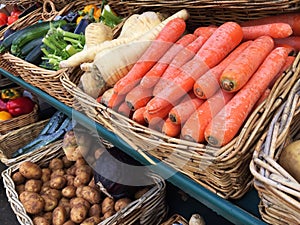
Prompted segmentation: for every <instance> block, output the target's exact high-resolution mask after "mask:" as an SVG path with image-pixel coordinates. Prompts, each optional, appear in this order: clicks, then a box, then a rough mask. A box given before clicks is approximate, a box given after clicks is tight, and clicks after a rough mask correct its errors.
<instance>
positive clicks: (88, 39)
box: [84, 22, 114, 48]
mask: <svg viewBox="0 0 300 225" xmlns="http://www.w3.org/2000/svg"><path fill="white" fill-rule="evenodd" d="M113 36H114V35H113V30H112V28H110V27H109V26H106V25H105V24H104V23H96V22H95V23H90V24H89V25H88V26H87V27H86V28H85V46H84V47H85V48H91V47H92V46H94V45H97V44H101V43H102V42H104V41H110V40H112V39H113Z"/></svg>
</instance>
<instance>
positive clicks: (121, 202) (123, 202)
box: [114, 198, 132, 212]
mask: <svg viewBox="0 0 300 225" xmlns="http://www.w3.org/2000/svg"><path fill="white" fill-rule="evenodd" d="M131 202H132V200H131V199H130V198H120V199H118V200H117V201H116V202H115V206H114V209H115V211H116V212H118V211H120V210H122V209H124V208H126V207H127V206H128V205H129V203H131Z"/></svg>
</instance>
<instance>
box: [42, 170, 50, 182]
mask: <svg viewBox="0 0 300 225" xmlns="http://www.w3.org/2000/svg"><path fill="white" fill-rule="evenodd" d="M50 177H51V170H50V169H49V168H42V177H41V180H42V181H43V183H45V182H47V181H49V180H50Z"/></svg>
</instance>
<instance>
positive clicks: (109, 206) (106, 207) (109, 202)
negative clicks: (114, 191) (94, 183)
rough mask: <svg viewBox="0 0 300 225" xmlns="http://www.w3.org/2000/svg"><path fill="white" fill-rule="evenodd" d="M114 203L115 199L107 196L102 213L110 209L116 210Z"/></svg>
mask: <svg viewBox="0 0 300 225" xmlns="http://www.w3.org/2000/svg"><path fill="white" fill-rule="evenodd" d="M114 205H115V201H114V200H113V199H112V198H110V197H106V198H105V199H104V200H103V202H102V204H101V211H102V213H103V214H105V213H106V212H108V211H112V210H114Z"/></svg>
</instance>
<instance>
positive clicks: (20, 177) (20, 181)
mask: <svg viewBox="0 0 300 225" xmlns="http://www.w3.org/2000/svg"><path fill="white" fill-rule="evenodd" d="M11 178H12V180H13V182H14V183H15V185H19V184H23V183H25V177H24V176H23V175H22V174H21V173H20V172H19V171H17V172H15V173H14V174H13V175H12V177H11Z"/></svg>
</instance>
